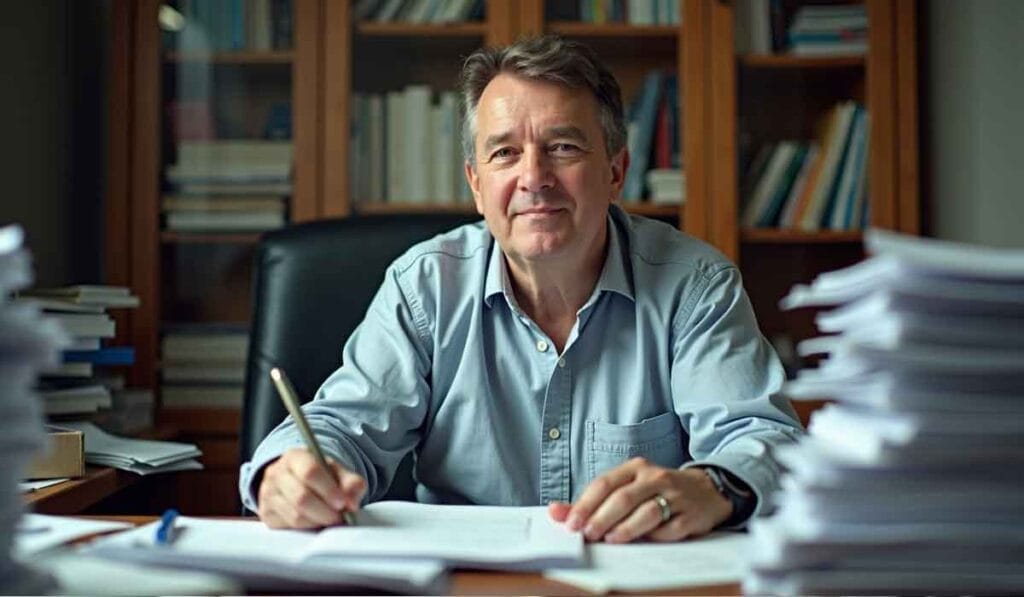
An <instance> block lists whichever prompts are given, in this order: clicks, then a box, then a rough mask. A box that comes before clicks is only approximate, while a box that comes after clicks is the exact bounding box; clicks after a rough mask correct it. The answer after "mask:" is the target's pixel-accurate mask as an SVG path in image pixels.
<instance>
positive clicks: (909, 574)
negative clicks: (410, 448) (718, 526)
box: [744, 231, 1024, 594]
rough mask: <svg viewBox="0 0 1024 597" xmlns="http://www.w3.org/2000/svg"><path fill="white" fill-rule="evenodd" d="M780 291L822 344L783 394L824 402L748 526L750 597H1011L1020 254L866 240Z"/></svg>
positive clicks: (1020, 509)
mask: <svg viewBox="0 0 1024 597" xmlns="http://www.w3.org/2000/svg"><path fill="white" fill-rule="evenodd" d="M865 243H866V247H867V249H868V251H869V253H871V254H872V256H871V257H870V258H869V259H868V260H866V261H864V262H862V263H860V264H858V265H855V266H853V267H850V268H847V269H843V270H839V271H835V272H831V273H827V274H823V275H821V276H819V277H818V278H817V279H816V280H815V281H814V282H813V283H812V284H811V285H810V286H805V287H798V288H795V289H794V290H793V291H792V293H791V294H790V295H789V296H787V297H786V298H785V299H784V300H783V305H784V306H788V307H794V308H795V307H803V306H824V305H835V304H838V305H840V306H839V307H838V308H836V309H834V310H831V311H827V312H823V313H821V314H819V315H818V317H817V323H818V327H819V328H820V329H821V331H823V332H827V333H829V334H831V335H828V336H824V337H821V338H815V339H812V340H808V341H806V342H804V343H802V344H801V345H800V349H801V351H802V352H804V353H805V354H809V353H819V354H824V355H825V360H824V361H823V363H822V364H821V366H820V367H818V368H817V369H811V370H805V371H802V372H801V373H800V375H799V376H798V378H797V379H796V380H795V381H793V382H792V383H790V384H788V385H787V387H786V391H787V393H788V394H789V395H790V396H791V397H794V398H796V399H801V398H807V399H816V398H832V399H834V400H835V404H833V405H831V406H829V407H827V408H825V409H823V410H822V411H819V412H818V413H816V414H815V416H814V417H813V418H812V420H811V425H810V436H809V437H808V438H807V439H806V440H805V441H803V442H801V443H800V444H799V445H794V446H789V447H787V448H786V449H784V450H781V451H780V452H779V454H778V457H779V459H780V461H782V463H783V464H784V465H785V466H786V467H787V468H788V471H789V472H788V473H787V476H786V477H785V478H784V480H783V489H782V492H781V496H780V497H779V500H778V503H779V509H778V511H777V512H776V514H775V515H774V516H773V517H771V518H768V519H765V520H762V521H755V523H754V524H753V525H752V531H753V536H752V539H753V541H754V545H755V549H754V556H753V562H752V566H753V570H752V572H751V574H750V575H748V577H747V579H746V581H745V585H744V589H745V590H746V591H747V592H749V593H755V594H759V593H774V594H806V593H863V592H877V591H886V592H890V593H992V592H998V593H1006V592H1011V593H1013V592H1021V591H1024V501H1022V500H1021V497H1020V496H1021V492H1022V491H1024V401H1021V397H1022V396H1024V334H1022V333H1021V332H1022V331H1024V250H995V249H981V248H977V247H970V246H965V245H959V244H953V243H948V242H942V241H936V240H928V239H916V238H910V237H903V236H900V235H896V234H893V233H885V232H881V231H870V232H869V233H868V234H867V235H866V237H865Z"/></svg>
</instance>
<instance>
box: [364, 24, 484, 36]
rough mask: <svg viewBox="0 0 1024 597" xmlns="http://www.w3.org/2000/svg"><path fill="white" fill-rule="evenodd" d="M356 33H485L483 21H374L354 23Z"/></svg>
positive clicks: (472, 34)
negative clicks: (439, 22) (434, 22)
mask: <svg viewBox="0 0 1024 597" xmlns="http://www.w3.org/2000/svg"><path fill="white" fill-rule="evenodd" d="M355 29H356V34H357V35H360V36H364V37H470V38H475V37H479V38H482V37H484V36H485V35H487V25H486V24H485V23H441V24H433V23H376V22H363V23H358V24H356V28H355Z"/></svg>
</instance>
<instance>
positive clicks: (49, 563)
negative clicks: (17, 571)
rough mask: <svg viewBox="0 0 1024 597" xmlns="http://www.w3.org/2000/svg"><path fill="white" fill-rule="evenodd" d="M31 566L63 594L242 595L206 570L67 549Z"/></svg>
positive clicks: (38, 558) (223, 579)
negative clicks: (159, 565) (116, 559)
mask: <svg viewBox="0 0 1024 597" xmlns="http://www.w3.org/2000/svg"><path fill="white" fill-rule="evenodd" d="M31 567H32V568H35V569H37V570H41V571H43V572H46V573H47V574H50V575H51V576H53V577H54V578H55V579H56V580H57V583H58V585H59V588H58V591H57V593H56V594H61V595H106V596H108V597H114V596H120V595H240V594H241V593H242V589H241V587H239V586H238V584H237V583H235V582H233V581H231V580H230V579H228V578H226V577H224V576H220V575H217V574H209V573H205V572H185V571H181V570H167V569H162V568H157V567H155V566H140V565H138V564H132V563H127V562H112V561H110V560H107V559H103V558H97V557H90V556H88V555H82V554H77V553H71V552H67V551H59V552H51V553H48V554H44V555H43V556H41V557H37V558H33V560H32V563H31Z"/></svg>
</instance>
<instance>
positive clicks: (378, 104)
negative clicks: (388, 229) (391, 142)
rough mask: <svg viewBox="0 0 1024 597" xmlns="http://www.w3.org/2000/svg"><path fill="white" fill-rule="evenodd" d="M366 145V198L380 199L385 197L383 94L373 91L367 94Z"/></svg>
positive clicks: (385, 161)
mask: <svg viewBox="0 0 1024 597" xmlns="http://www.w3.org/2000/svg"><path fill="white" fill-rule="evenodd" d="M367 112H368V119H369V122H368V127H367V131H368V132H367V137H368V139H367V147H368V152H369V156H368V160H367V163H368V170H369V171H368V172H367V178H368V183H367V192H366V193H367V194H366V197H365V198H366V199H369V200H370V201H382V200H383V199H384V197H385V188H386V182H387V179H386V173H385V166H386V164H387V158H386V156H385V153H384V150H385V130H384V129H385V122H384V96H383V95H381V94H379V93H373V94H370V95H369V96H367Z"/></svg>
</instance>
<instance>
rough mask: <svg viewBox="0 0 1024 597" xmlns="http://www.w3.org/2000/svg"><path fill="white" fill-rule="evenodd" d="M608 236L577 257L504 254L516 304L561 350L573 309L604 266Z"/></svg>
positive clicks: (572, 320)
mask: <svg viewBox="0 0 1024 597" xmlns="http://www.w3.org/2000/svg"><path fill="white" fill-rule="evenodd" d="M607 246H608V238H607V236H605V239H604V242H603V243H601V244H600V245H599V246H598V247H597V248H596V250H591V251H589V253H588V255H586V256H585V257H584V258H581V259H575V260H564V261H559V262H542V263H536V262H523V261H522V260H513V259H510V258H508V257H506V258H505V263H506V265H507V267H508V272H509V278H510V280H511V282H512V289H513V291H514V292H515V297H516V301H517V302H518V303H519V306H520V308H522V309H523V311H524V312H525V313H526V314H527V315H529V316H530V319H532V320H533V321H534V323H536V324H537V325H538V326H539V327H540V328H541V329H542V330H544V333H546V334H547V335H548V337H549V338H551V340H552V341H553V342H554V343H555V346H556V348H557V349H558V352H559V353H561V352H562V349H563V348H564V347H565V343H566V341H567V340H568V338H569V333H570V332H571V331H572V327H573V325H574V324H575V323H576V313H577V312H579V310H580V309H581V308H582V307H583V305H584V304H586V302H587V299H589V298H590V295H591V294H593V292H594V287H595V286H596V285H597V280H598V278H599V277H600V276H601V271H602V269H603V268H604V262H605V256H606V254H607Z"/></svg>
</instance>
